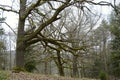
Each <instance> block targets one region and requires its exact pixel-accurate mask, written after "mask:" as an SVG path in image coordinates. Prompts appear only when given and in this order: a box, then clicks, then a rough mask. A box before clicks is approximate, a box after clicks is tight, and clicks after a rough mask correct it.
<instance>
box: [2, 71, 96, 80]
mask: <svg viewBox="0 0 120 80" xmlns="http://www.w3.org/2000/svg"><path fill="white" fill-rule="evenodd" d="M0 80H96V79H87V78H82V79H80V78H70V77H60V76H50V75H40V74H34V73H26V72H19V73H13V72H11V71H0Z"/></svg>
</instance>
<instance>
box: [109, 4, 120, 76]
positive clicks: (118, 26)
mask: <svg viewBox="0 0 120 80" xmlns="http://www.w3.org/2000/svg"><path fill="white" fill-rule="evenodd" d="M119 6H120V5H118V6H117V7H119ZM110 17H111V18H110V31H111V34H112V35H113V37H112V42H111V45H112V47H111V49H112V50H111V61H112V65H111V66H112V73H113V75H114V76H116V77H119V76H120V33H119V32H120V23H119V22H120V15H119V14H118V15H117V14H116V13H115V12H114V11H113V12H112V13H111V15H110Z"/></svg>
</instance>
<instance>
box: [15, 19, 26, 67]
mask: <svg viewBox="0 0 120 80" xmlns="http://www.w3.org/2000/svg"><path fill="white" fill-rule="evenodd" d="M23 26H24V21H21V20H19V26H18V27H19V29H18V35H17V45H16V66H17V67H24V62H25V61H24V53H25V49H26V45H25V42H24V40H23V37H24V34H23V33H24V30H23V29H21V28H22V27H23Z"/></svg>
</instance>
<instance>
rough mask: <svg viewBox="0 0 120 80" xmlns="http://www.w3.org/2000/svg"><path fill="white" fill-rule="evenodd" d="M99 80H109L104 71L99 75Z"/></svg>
mask: <svg viewBox="0 0 120 80" xmlns="http://www.w3.org/2000/svg"><path fill="white" fill-rule="evenodd" d="M99 78H100V80H108V79H107V78H108V76H107V74H106V73H105V72H104V71H101V72H100V74H99Z"/></svg>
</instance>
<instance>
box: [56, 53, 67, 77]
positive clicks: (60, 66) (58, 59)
mask: <svg viewBox="0 0 120 80" xmlns="http://www.w3.org/2000/svg"><path fill="white" fill-rule="evenodd" d="M57 61H58V69H59V74H60V76H64V75H65V74H64V68H63V66H62V62H61V56H60V51H57Z"/></svg>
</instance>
